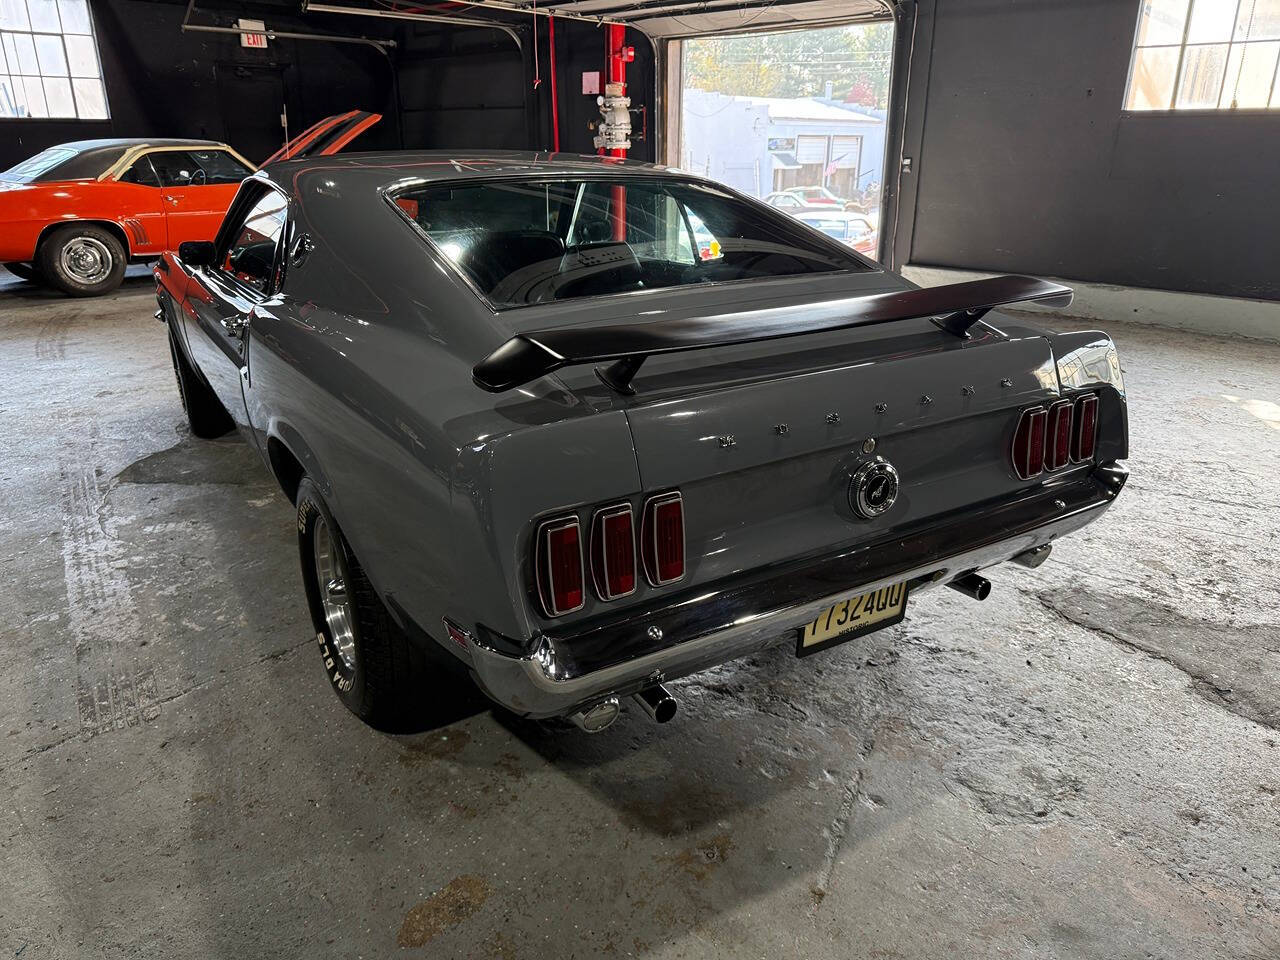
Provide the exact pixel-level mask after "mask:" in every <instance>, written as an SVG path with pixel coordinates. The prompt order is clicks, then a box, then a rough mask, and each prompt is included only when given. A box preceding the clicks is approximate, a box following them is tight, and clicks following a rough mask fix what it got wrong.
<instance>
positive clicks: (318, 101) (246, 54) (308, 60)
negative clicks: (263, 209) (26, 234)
mask: <svg viewBox="0 0 1280 960" xmlns="http://www.w3.org/2000/svg"><path fill="white" fill-rule="evenodd" d="M90 5H91V7H92V9H93V15H94V25H95V28H96V30H97V35H98V50H99V54H100V56H101V58H102V66H103V73H104V75H105V77H104V78H105V81H106V87H107V97H108V103H109V105H110V109H111V119H110V120H107V121H99V122H83V121H72V120H4V121H0V169H5V168H7V167H10V166H12V165H13V164H14V163H17V162H18V161H20V160H23V159H25V158H26V157H29V156H31V155H32V154H33V153H36V152H38V151H40V150H43V149H44V148H45V147H48V146H52V145H54V144H57V143H64V142H66V141H68V140H79V139H89V138H93V137H114V136H119V137H135V136H140V137H151V136H154V137H198V138H207V139H210V140H226V141H228V142H230V143H231V144H232V146H234V147H236V148H237V149H238V150H240V151H241V152H242V153H244V154H245V156H246V157H248V158H249V159H250V160H253V161H258V160H261V159H263V158H264V157H265V156H266V155H267V154H268V153H270V152H271V151H273V150H275V149H276V148H278V147H279V146H280V144H281V143H282V142H283V136H282V134H283V131H282V130H281V128H280V121H279V113H280V110H279V102H280V101H279V96H280V93H279V91H283V95H284V97H285V102H287V103H288V106H289V123H290V131H291V132H295V133H296V132H300V131H301V130H302V129H304V128H305V127H306V126H308V125H309V124H311V123H313V122H315V121H316V120H318V119H320V118H321V117H324V116H327V115H329V114H332V113H337V112H340V111H344V110H350V109H353V108H361V109H365V110H374V111H377V112H381V113H388V112H390V113H391V116H390V117H389V119H388V121H384V122H383V123H382V124H380V125H379V126H378V127H375V128H374V129H373V130H371V131H369V133H368V134H366V135H365V137H363V138H362V139H361V140H360V144H361V145H362V146H365V147H372V146H383V145H385V146H394V145H395V143H396V142H397V136H396V130H395V122H394V110H392V107H391V105H392V103H393V101H394V97H393V82H392V73H391V68H390V66H389V64H388V62H387V60H386V58H385V57H384V56H383V55H382V54H380V53H379V52H378V51H376V50H373V49H371V48H369V47H364V46H358V45H353V44H334V43H322V42H315V41H302V40H276V41H272V42H271V43H270V44H269V46H268V48H267V49H266V50H249V49H245V48H243V47H241V46H240V38H239V37H238V36H219V35H216V34H199V33H183V32H182V30H181V24H182V17H183V13H184V12H185V5H183V4H172V3H150V2H145V0H91V4H90ZM243 15H245V16H255V15H256V16H257V17H258V18H259V19H265V20H266V21H267V23H268V25H269V26H271V27H275V28H277V29H281V30H300V31H308V32H320V33H325V32H338V31H340V30H343V29H345V30H346V31H347V33H348V34H349V35H353V34H354V35H365V36H377V35H378V31H380V30H381V31H382V33H383V34H384V35H390V33H391V32H392V31H391V30H390V29H389V28H387V27H385V26H384V25H383V24H381V23H379V22H369V23H360V24H359V26H358V27H357V28H356V29H352V26H351V24H350V23H349V22H344V23H334V18H325V19H323V20H322V19H320V18H315V17H311V18H307V20H306V21H305V22H303V21H302V20H301V19H299V18H293V19H290V18H288V17H286V16H283V15H271V14H263V13H257V14H254V13H251V12H247V11H245V12H244V13H243ZM235 16H236V14H224V15H218V22H220V23H224V24H226V23H231V22H234V19H235ZM213 19H214V17H213V16H211V15H210V14H208V13H205V12H203V11H201V13H200V14H198V16H197V18H196V22H204V23H209V22H212V21H213Z"/></svg>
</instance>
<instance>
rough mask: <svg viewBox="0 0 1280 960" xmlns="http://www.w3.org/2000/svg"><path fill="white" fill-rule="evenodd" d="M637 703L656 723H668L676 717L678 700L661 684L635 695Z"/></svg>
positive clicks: (646, 688)
mask: <svg viewBox="0 0 1280 960" xmlns="http://www.w3.org/2000/svg"><path fill="white" fill-rule="evenodd" d="M635 701H636V703H638V704H640V706H641V708H642V709H643V710H644V712H645V713H647V714H648V715H649V719H650V720H652V721H654V722H655V723H666V722H667V721H668V720H670V719H671V718H672V717H674V716H675V715H676V709H677V706H676V698H675V697H673V696H671V693H670V691H668V690H667V688H666V687H664V686H663V685H662V684H660V683H655V684H654V685H653V686H652V687H645V688H644V689H643V690H641V691H640V692H639V693H637V694H635Z"/></svg>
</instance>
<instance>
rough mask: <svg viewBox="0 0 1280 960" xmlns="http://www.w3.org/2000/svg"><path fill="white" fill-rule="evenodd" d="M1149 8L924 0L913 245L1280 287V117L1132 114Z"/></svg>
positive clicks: (1090, 274) (1081, 275) (918, 257)
mask: <svg viewBox="0 0 1280 960" xmlns="http://www.w3.org/2000/svg"><path fill="white" fill-rule="evenodd" d="M1137 13H1138V0H1072V2H1070V3H1064V2H1062V0H922V2H921V3H920V5H919V23H918V24H917V35H916V50H915V57H914V62H913V65H912V71H911V94H910V102H909V104H908V118H907V129H908V136H907V144H906V150H905V155H906V156H909V157H912V160H913V166H914V168H915V171H914V173H912V174H908V175H906V176H905V177H904V183H903V191H902V200H903V215H904V217H905V220H904V221H903V222H901V223H900V224H899V246H898V250H899V251H900V254H901V253H906V254H908V255H909V258H910V260H911V262H914V263H920V264H928V265H936V266H949V267H959V268H969V269H974V270H989V271H1008V272H1025V273H1035V274H1047V275H1051V276H1058V277H1067V278H1072V279H1079V280H1092V281H1098V282H1102V283H1112V284H1122V285H1128V286H1137V287H1154V288H1162V289H1167V290H1177V291H1193V292H1200V293H1211V294H1222V295H1229V296H1242V295H1243V296H1249V297H1256V298H1265V299H1271V300H1276V299H1280V271H1277V270H1276V269H1275V251H1276V236H1277V233H1276V222H1275V217H1274V211H1275V210H1276V209H1277V208H1280V176H1277V173H1276V170H1277V161H1276V158H1277V157H1278V156H1280V115H1278V114H1272V115H1266V114H1253V115H1244V114H1242V115H1235V116H1232V115H1224V114H1214V113H1206V114H1196V115H1188V114H1185V113H1184V114H1160V115H1157V114H1138V115H1129V116H1122V115H1121V104H1122V102H1123V97H1124V89H1125V81H1126V78H1127V72H1128V68H1129V56H1130V46H1131V43H1132V40H1133V33H1134V26H1135V23H1136V18H1137ZM904 247H905V249H904Z"/></svg>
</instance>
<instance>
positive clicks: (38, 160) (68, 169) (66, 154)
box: [0, 146, 128, 183]
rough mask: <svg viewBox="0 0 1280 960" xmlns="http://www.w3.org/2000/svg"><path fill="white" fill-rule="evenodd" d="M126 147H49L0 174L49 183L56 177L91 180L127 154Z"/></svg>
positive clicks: (17, 180)
mask: <svg viewBox="0 0 1280 960" xmlns="http://www.w3.org/2000/svg"><path fill="white" fill-rule="evenodd" d="M126 150H128V147H127V146H105V147H103V146H98V147H90V148H87V149H84V150H77V149H74V148H72V147H50V148H49V149H48V150H41V151H40V152H39V153H37V154H36V155H35V156H34V157H28V158H27V159H26V160H23V161H22V162H21V163H19V164H17V165H16V166H13V167H10V168H9V169H8V170H5V171H4V172H3V173H0V180H8V181H10V182H11V183H48V182H51V181H54V180H92V179H94V178H95V177H97V176H99V175H100V174H102V173H103V172H104V171H106V170H107V168H109V167H110V166H111V165H112V164H113V163H115V162H116V161H117V160H119V159H120V158H121V157H123V156H124V154H125V151H126Z"/></svg>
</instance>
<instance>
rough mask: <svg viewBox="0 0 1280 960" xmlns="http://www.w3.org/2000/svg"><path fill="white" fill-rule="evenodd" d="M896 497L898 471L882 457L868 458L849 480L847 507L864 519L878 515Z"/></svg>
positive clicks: (889, 505)
mask: <svg viewBox="0 0 1280 960" xmlns="http://www.w3.org/2000/svg"><path fill="white" fill-rule="evenodd" d="M897 499H898V471H897V470H895V469H894V467H893V464H892V463H890V462H889V461H888V460H886V459H885V458H884V457H876V458H875V459H874V460H868V461H867V462H866V463H864V464H862V466H860V467H858V469H857V470H856V471H854V474H853V477H852V478H851V479H850V480H849V507H850V509H851V510H853V512H854V513H856V514H857V515H858V516H860V517H862V518H863V519H864V520H871V519H874V518H875V517H878V516H880V515H881V514H882V513H884V512H885V511H886V510H888V509H889V508H890V507H892V506H893V505H894V503H895V502H896V501H897Z"/></svg>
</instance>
